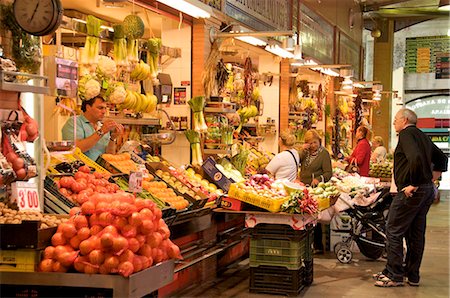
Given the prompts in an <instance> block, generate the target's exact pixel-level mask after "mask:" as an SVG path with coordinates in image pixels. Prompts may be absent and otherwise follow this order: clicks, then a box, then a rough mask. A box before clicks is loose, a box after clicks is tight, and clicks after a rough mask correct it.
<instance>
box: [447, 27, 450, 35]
mask: <svg viewBox="0 0 450 298" xmlns="http://www.w3.org/2000/svg"><path fill="white" fill-rule="evenodd" d="M447 36H450V28H448V31H447Z"/></svg>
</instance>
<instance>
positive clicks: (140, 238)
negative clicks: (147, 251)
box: [136, 234, 146, 246]
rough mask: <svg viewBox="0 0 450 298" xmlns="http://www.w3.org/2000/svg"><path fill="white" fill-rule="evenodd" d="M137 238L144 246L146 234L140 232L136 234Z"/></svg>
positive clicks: (140, 244)
mask: <svg viewBox="0 0 450 298" xmlns="http://www.w3.org/2000/svg"><path fill="white" fill-rule="evenodd" d="M136 240H137V241H138V242H139V246H142V245H143V244H144V243H145V240H146V237H145V236H144V235H141V234H138V235H136Z"/></svg>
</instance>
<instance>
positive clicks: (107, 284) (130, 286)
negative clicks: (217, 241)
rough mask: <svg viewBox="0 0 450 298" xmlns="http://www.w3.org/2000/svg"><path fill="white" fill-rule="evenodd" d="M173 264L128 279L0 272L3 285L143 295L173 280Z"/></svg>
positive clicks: (92, 275)
mask: <svg viewBox="0 0 450 298" xmlns="http://www.w3.org/2000/svg"><path fill="white" fill-rule="evenodd" d="M174 267H175V263H174V261H173V260H170V261H166V262H163V263H159V264H156V265H155V266H153V267H150V268H148V269H145V270H143V271H140V272H137V273H135V274H132V275H131V276H129V277H127V278H126V277H123V276H120V275H103V274H84V273H57V272H1V277H2V284H3V285H39V286H55V287H83V288H99V289H113V297H142V296H145V295H147V294H150V293H152V292H154V291H156V290H158V289H159V288H161V287H163V286H165V285H167V284H169V283H170V282H171V281H173V272H174Z"/></svg>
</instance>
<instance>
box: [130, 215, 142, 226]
mask: <svg viewBox="0 0 450 298" xmlns="http://www.w3.org/2000/svg"><path fill="white" fill-rule="evenodd" d="M128 223H129V224H130V225H132V226H135V227H139V226H140V225H141V224H142V215H141V214H140V213H139V212H133V213H132V214H131V216H130V218H129V219H128Z"/></svg>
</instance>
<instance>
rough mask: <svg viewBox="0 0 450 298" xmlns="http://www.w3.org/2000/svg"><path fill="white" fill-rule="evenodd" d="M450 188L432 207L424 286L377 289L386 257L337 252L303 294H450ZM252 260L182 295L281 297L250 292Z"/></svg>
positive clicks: (319, 261)
mask: <svg viewBox="0 0 450 298" xmlns="http://www.w3.org/2000/svg"><path fill="white" fill-rule="evenodd" d="M449 201H450V191H443V192H442V193H441V202H440V203H439V204H435V205H433V206H432V207H431V210H430V212H429V214H428V229H427V240H426V241H427V242H426V248H425V255H424V259H423V264H422V271H421V274H422V280H421V285H420V287H410V286H408V285H406V286H404V287H399V288H377V287H374V286H373V280H372V279H371V276H372V274H373V273H376V272H378V271H380V270H382V269H383V267H384V264H385V262H384V260H377V261H370V260H368V259H366V258H365V257H364V256H363V255H361V254H356V255H355V257H354V259H353V261H352V263H351V264H346V265H344V264H341V263H339V261H337V259H336V258H335V256H334V254H332V253H327V254H325V255H323V256H319V257H317V258H315V260H314V283H313V284H312V285H311V286H310V287H309V288H306V289H304V290H303V291H302V292H301V293H300V296H299V297H358V298H360V297H367V298H369V297H373V298H379V297H383V296H386V295H389V297H402V298H403V297H415V298H421V297H424V298H425V297H426V298H441V297H442V298H444V297H445V298H447V297H449V282H450V275H449V219H450V218H449V210H450V204H449ZM248 275H249V270H248V259H247V260H245V261H243V262H241V263H240V264H238V265H236V266H234V267H233V268H230V269H229V270H228V271H227V272H225V273H224V274H223V275H222V276H221V277H220V278H218V279H216V280H215V281H213V282H209V283H204V284H202V285H195V286H193V287H192V289H188V290H187V291H185V292H183V293H180V295H179V296H178V297H250V298H252V297H280V296H272V295H263V294H251V293H249V292H248V284H249V279H248Z"/></svg>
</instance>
